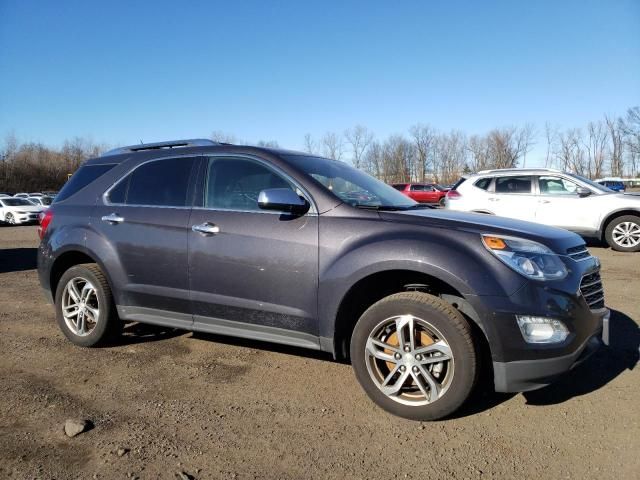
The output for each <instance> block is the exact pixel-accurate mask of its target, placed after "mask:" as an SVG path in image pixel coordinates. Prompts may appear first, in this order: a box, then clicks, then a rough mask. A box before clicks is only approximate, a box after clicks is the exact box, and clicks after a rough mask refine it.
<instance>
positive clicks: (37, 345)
mask: <svg viewBox="0 0 640 480" xmlns="http://www.w3.org/2000/svg"><path fill="white" fill-rule="evenodd" d="M36 246H37V236H36V231H35V227H0V381H1V384H0V387H1V389H2V391H1V392H0V477H1V478H7V477H8V478H17V479H31V478H38V479H49V478H56V479H66V478H83V479H84V478H140V479H144V478H168V479H173V478H196V479H205V478H216V479H218V478H220V479H222V478H224V479H226V478H228V479H247V478H267V479H276V478H278V479H287V478H304V479H309V478H317V479H325V478H326V479H334V478H335V479H344V478H378V479H388V478H400V479H405V478H409V479H412V478H413V479H417V478H434V477H438V478H525V479H526V478H552V479H560V478H576V479H581V478H598V479H606V478H616V479H623V478H635V479H637V478H640V398H639V394H640V372H639V370H640V368H638V367H637V366H636V364H637V362H638V346H639V343H640V333H639V330H638V322H639V321H640V301H639V300H638V297H639V296H640V279H639V278H638V277H639V275H640V254H622V253H616V252H612V251H611V250H608V249H604V248H600V247H592V248H591V250H592V252H593V254H595V255H597V256H599V257H600V258H601V260H602V264H603V276H604V281H605V288H606V294H607V303H608V305H609V307H610V308H612V309H613V311H614V315H613V319H612V345H611V347H610V348H608V349H605V350H602V351H600V352H598V353H597V354H596V355H595V356H594V357H592V358H591V359H590V361H588V362H586V363H585V364H584V365H582V366H580V367H578V368H577V369H575V370H574V371H573V372H572V373H571V374H570V375H568V376H566V377H565V378H563V379H562V380H561V381H559V382H558V383H557V384H555V385H553V386H551V387H548V388H546V389H543V390H539V391H536V392H531V393H528V394H519V395H497V394H487V393H485V394H478V395H476V398H474V400H473V401H472V402H470V404H469V405H467V406H466V407H465V408H464V409H463V411H462V412H460V413H459V415H457V416H456V417H455V418H452V419H449V420H446V421H441V422H434V423H418V422H411V421H405V420H401V419H398V418H395V417H392V416H391V415H388V414H387V413H385V412H384V411H382V410H380V409H379V408H377V407H375V406H374V405H373V404H372V403H371V401H369V400H368V398H367V397H366V396H365V394H364V393H363V391H362V390H361V388H360V387H359V386H358V384H357V383H356V380H355V377H354V375H353V373H352V371H351V368H350V366H348V365H345V364H340V363H335V362H333V361H332V360H331V358H329V357H328V356H325V355H323V354H318V353H314V352H309V351H304V350H299V349H294V348H289V347H279V346H272V345H267V344H263V343H259V342H250V341H242V340H234V339H229V338H225V337H218V336H212V335H200V334H198V335H195V334H192V333H187V332H180V331H172V330H162V329H159V328H151V327H143V326H139V325H138V326H136V325H131V326H129V327H128V328H127V333H126V336H125V337H124V338H123V339H122V341H121V343H119V344H118V345H116V346H112V347H109V348H102V349H81V348H77V347H74V346H73V345H72V344H71V343H69V342H68V341H66V340H65V339H64V337H63V335H62V333H61V332H60V331H59V330H58V328H57V326H56V324H55V320H54V313H53V308H52V307H51V306H50V305H47V304H45V302H44V300H43V297H42V296H41V293H40V287H39V284H38V280H37V274H36V271H35V267H36V265H35V263H36ZM67 418H85V419H89V420H91V421H92V422H93V424H94V427H93V429H91V430H90V431H88V432H85V433H82V434H80V435H78V436H77V437H74V438H68V437H66V436H65V434H64V433H63V425H64V422H65V420H66V419H67ZM118 449H123V450H121V451H120V453H121V454H122V455H118V453H117V451H118ZM123 452H124V453H123ZM181 475H182V476H181Z"/></svg>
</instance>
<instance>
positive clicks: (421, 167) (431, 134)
mask: <svg viewBox="0 0 640 480" xmlns="http://www.w3.org/2000/svg"><path fill="white" fill-rule="evenodd" d="M409 133H410V135H411V138H412V139H413V147H414V152H415V157H416V158H415V162H416V163H417V178H416V180H417V181H420V182H425V181H426V177H427V173H428V172H430V171H431V172H433V165H432V160H433V152H432V148H433V143H434V141H435V137H436V133H435V130H434V129H433V128H431V127H430V126H428V125H422V124H417V125H414V126H412V127H411V128H410V129H409Z"/></svg>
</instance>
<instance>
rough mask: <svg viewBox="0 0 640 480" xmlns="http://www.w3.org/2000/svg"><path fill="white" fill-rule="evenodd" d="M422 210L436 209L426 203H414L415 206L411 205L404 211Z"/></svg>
mask: <svg viewBox="0 0 640 480" xmlns="http://www.w3.org/2000/svg"><path fill="white" fill-rule="evenodd" d="M422 208H436V207H434V206H433V205H429V204H428V203H416V204H415V205H411V206H410V207H407V208H406V209H405V210H419V209H422Z"/></svg>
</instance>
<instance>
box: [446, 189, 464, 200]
mask: <svg viewBox="0 0 640 480" xmlns="http://www.w3.org/2000/svg"><path fill="white" fill-rule="evenodd" d="M461 196H462V195H460V192H458V191H457V190H449V191H448V192H447V198H448V199H450V200H455V199H457V198H460V197H461Z"/></svg>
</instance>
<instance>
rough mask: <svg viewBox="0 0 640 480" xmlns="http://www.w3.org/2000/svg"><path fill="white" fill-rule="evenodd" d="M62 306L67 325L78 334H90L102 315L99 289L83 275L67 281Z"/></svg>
mask: <svg viewBox="0 0 640 480" xmlns="http://www.w3.org/2000/svg"><path fill="white" fill-rule="evenodd" d="M61 307H62V316H63V318H64V321H65V323H66V325H67V327H69V329H70V330H71V332H72V333H74V334H75V335H78V336H86V335H89V334H90V333H91V332H92V331H93V329H94V328H95V326H96V324H97V322H98V319H99V316H100V306H99V301H98V295H97V291H96V289H95V287H94V286H93V285H92V284H91V282H89V281H88V280H86V279H84V278H81V277H76V278H73V279H71V280H70V281H69V282H68V283H67V285H66V286H65V289H64V291H63V292H62V305H61Z"/></svg>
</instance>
